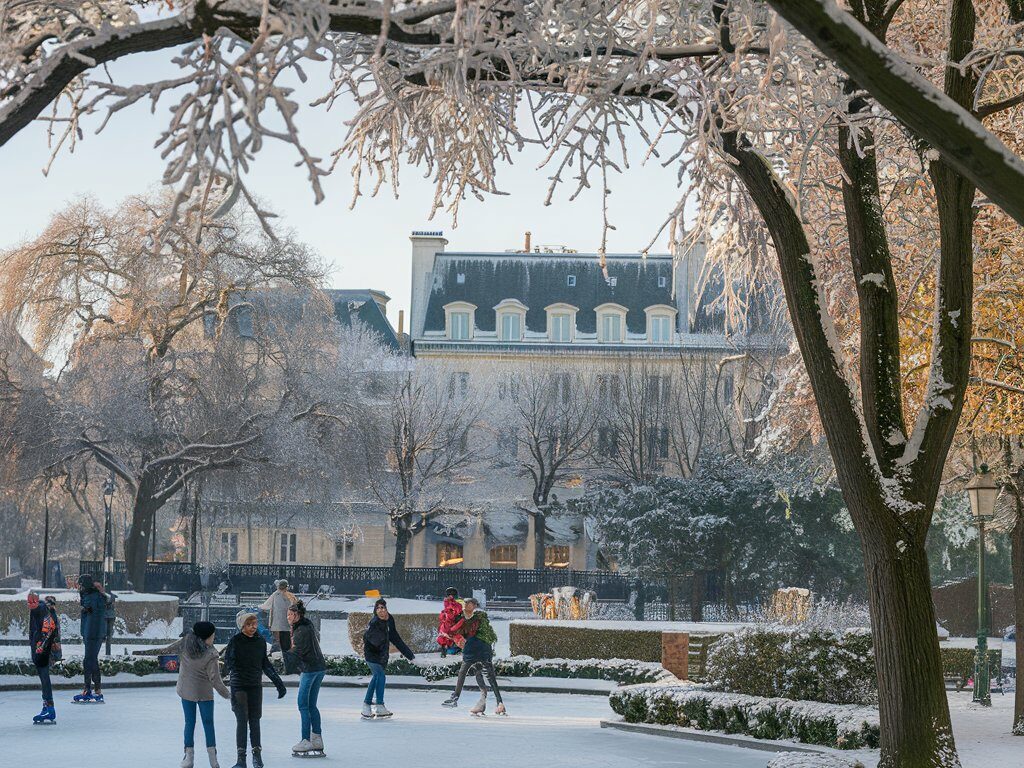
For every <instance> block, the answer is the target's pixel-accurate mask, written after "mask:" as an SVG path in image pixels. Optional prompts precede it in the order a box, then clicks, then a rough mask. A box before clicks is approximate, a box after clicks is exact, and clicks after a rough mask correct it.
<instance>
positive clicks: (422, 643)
mask: <svg viewBox="0 0 1024 768" xmlns="http://www.w3.org/2000/svg"><path fill="white" fill-rule="evenodd" d="M372 616H373V614H372V613H361V612H356V613H350V614H349V615H348V639H349V642H350V643H352V650H353V651H355V652H356V654H357V655H359V656H362V655H363V633H364V632H365V631H366V627H367V626H368V625H369V623H370V619H371V618H372ZM394 616H395V627H396V628H397V629H398V634H400V635H401V636H402V639H403V640H405V643H406V645H408V646H409V647H410V648H412V650H413V652H414V653H430V652H431V651H436V650H437V649H438V648H439V647H440V646H438V644H437V614H436V613H403V614H401V615H398V614H395V615H394ZM391 650H392V651H393V652H397V650H398V649H397V648H395V647H394V646H392V647H391Z"/></svg>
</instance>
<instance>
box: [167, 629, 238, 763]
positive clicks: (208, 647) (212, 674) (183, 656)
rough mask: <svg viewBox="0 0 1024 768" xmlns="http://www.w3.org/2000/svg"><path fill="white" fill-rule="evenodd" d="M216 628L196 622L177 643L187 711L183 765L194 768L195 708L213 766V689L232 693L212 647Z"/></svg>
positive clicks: (180, 689)
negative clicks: (223, 678) (222, 674)
mask: <svg viewBox="0 0 1024 768" xmlns="http://www.w3.org/2000/svg"><path fill="white" fill-rule="evenodd" d="M216 633H217V628H216V627H215V626H213V624H211V623H210V622H208V621H197V622H196V623H195V625H193V627H192V631H191V632H189V633H188V634H187V635H185V637H183V638H182V639H181V640H179V641H178V642H177V643H176V644H175V647H174V648H175V650H176V652H177V654H178V686H177V688H176V690H177V692H178V695H179V696H180V697H181V708H182V710H184V712H185V757H183V758H182V760H181V768H192V767H193V764H194V763H195V751H196V750H195V733H196V709H198V710H199V716H200V717H201V718H202V721H203V732H204V733H205V734H206V753H207V755H209V758H210V768H220V766H219V764H218V763H217V739H216V737H215V736H214V731H213V690H214V689H215V688H216V689H217V693H219V694H220V695H221V696H223V697H224V698H225V699H227V698H230V696H231V692H230V691H229V690H228V687H227V686H226V685H224V681H223V680H221V677H220V657H219V656H218V654H217V649H216V648H214V647H213V639H214V636H215V635H216Z"/></svg>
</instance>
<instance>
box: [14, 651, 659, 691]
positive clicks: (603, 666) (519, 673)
mask: <svg viewBox="0 0 1024 768" xmlns="http://www.w3.org/2000/svg"><path fill="white" fill-rule="evenodd" d="M325 661H326V662H327V674H328V675H332V676H337V677H360V676H367V675H369V674H370V666H369V665H368V664H367V663H366V662H365V661H364V660H363V659H362V658H360V657H358V656H327V657H325ZM459 664H460V662H459V661H457V660H455V661H451V662H445V663H442V664H416V663H415V662H411V661H408V660H406V659H404V658H397V659H393V660H392V661H391V662H390V663H389V664H388V667H387V671H388V673H389V674H392V675H408V676H411V677H422V678H425V679H426V680H428V681H431V682H435V681H437V680H444V679H446V678H450V677H454V676H455V675H456V674H458V671H459ZM274 667H275V668H276V669H277V670H278V672H283V671H284V670H283V667H282V665H281V663H280V660H277V659H275V660H274ZM494 668H495V671H496V672H497V674H499V675H502V676H504V677H552V678H563V679H579V680H610V681H614V682H617V683H620V684H623V685H632V684H635V683H652V682H657V681H659V680H666V679H674V678H673V677H672V675H670V674H669V673H668V672H666V671H665V670H664V669H662V668H661V665H659V664H648V663H644V662H637V661H632V660H627V659H613V660H603V659H587V660H584V661H573V660H568V659H550V660H549V659H541V660H539V661H538V660H535V659H531V658H528V657H525V656H515V657H512V658H509V659H497V660H495V663H494ZM50 669H51V672H52V673H53V674H55V675H58V676H61V677H78V676H81V675H82V674H83V670H82V662H81V660H80V659H69V660H67V661H61V662H58V663H57V664H55V665H53V666H52V667H51V668H50ZM100 669H101V670H102V671H103V674H104V675H114V674H117V673H119V672H128V673H131V674H134V675H138V676H140V677H142V676H145V675H152V674H158V673H160V672H161V670H160V668H159V666H158V665H157V660H156V659H155V658H154V657H152V656H117V657H114V658H101V659H100ZM35 674H36V668H35V666H34V665H33V664H32V662H30V661H28V660H22V659H0V675H25V676H31V677H35Z"/></svg>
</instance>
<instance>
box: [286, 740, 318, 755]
mask: <svg viewBox="0 0 1024 768" xmlns="http://www.w3.org/2000/svg"><path fill="white" fill-rule="evenodd" d="M292 757H325V755H324V751H323V750H322V749H314V748H313V742H311V741H310V740H309V739H303V740H302V741H300V742H299V743H298V744H296V745H295V746H294V747H292Z"/></svg>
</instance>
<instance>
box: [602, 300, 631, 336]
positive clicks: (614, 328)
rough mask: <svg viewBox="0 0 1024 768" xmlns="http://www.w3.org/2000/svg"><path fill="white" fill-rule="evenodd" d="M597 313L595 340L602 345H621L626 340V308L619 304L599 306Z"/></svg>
mask: <svg viewBox="0 0 1024 768" xmlns="http://www.w3.org/2000/svg"><path fill="white" fill-rule="evenodd" d="M594 311H595V312H596V313H597V340H598V341H600V342H602V343H604V344H621V343H622V342H623V340H624V339H625V338H626V312H627V310H626V308H625V307H624V306H622V305H621V304H613V303H611V302H609V303H607V304H601V305H600V306H597V307H595V308H594Z"/></svg>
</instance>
